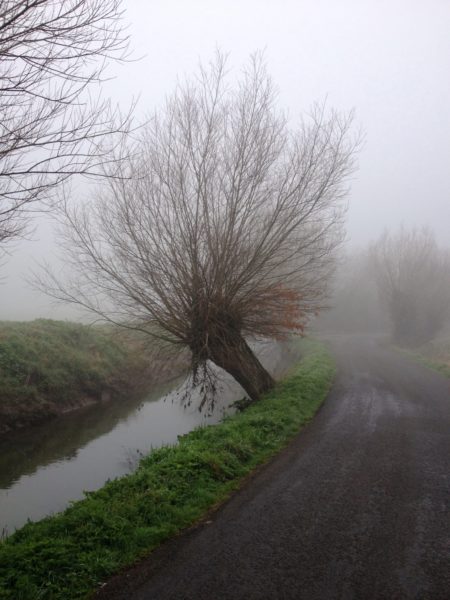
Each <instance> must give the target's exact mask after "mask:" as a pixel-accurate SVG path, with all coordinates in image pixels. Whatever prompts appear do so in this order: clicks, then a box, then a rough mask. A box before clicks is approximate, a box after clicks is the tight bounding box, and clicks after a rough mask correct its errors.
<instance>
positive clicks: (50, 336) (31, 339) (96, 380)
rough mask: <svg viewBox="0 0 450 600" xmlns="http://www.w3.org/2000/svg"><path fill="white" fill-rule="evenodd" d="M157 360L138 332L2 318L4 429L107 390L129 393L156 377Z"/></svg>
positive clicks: (0, 411) (0, 422)
mask: <svg viewBox="0 0 450 600" xmlns="http://www.w3.org/2000/svg"><path fill="white" fill-rule="evenodd" d="M156 360H158V359H157V357H156V356H155V352H153V356H152V353H151V352H149V351H147V350H146V349H145V348H144V345H143V343H142V341H141V340H140V339H138V337H137V336H134V337H133V336H130V335H126V334H124V333H118V332H117V331H116V332H115V331H113V330H112V329H111V328H108V327H106V326H100V325H95V326H87V325H81V324H78V323H69V322H64V321H52V320H47V319H45V320H44V319H39V320H36V321H32V322H23V323H20V322H0V433H1V431H2V430H3V431H5V430H7V429H9V428H11V429H14V428H15V427H17V426H23V425H27V424H32V423H34V422H37V421H42V420H45V419H46V418H49V417H51V416H54V415H57V414H59V413H60V412H62V411H65V410H68V409H70V408H73V407H76V406H78V405H80V404H83V403H86V402H95V401H98V400H100V399H101V398H102V397H104V395H105V394H108V395H113V394H120V393H124V394H129V393H130V392H131V391H132V388H133V386H134V384H135V383H136V382H137V381H140V380H145V379H146V380H147V381H148V380H150V379H151V373H149V372H148V369H149V365H150V363H151V362H152V361H156ZM158 369H159V370H161V366H160V365H158ZM144 374H145V376H144Z"/></svg>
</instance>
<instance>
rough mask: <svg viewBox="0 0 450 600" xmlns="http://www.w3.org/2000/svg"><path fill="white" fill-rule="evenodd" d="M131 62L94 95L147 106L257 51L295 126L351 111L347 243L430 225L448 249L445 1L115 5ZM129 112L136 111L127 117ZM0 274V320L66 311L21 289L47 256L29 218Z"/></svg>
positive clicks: (48, 238) (50, 250)
mask: <svg viewBox="0 0 450 600" xmlns="http://www.w3.org/2000/svg"><path fill="white" fill-rule="evenodd" d="M124 6H125V7H126V9H127V20H128V21H129V23H130V34H131V47H132V49H133V51H134V54H135V56H143V58H142V59H141V60H139V61H137V62H134V63H131V64H127V65H125V66H122V67H114V69H113V70H111V71H110V73H112V72H115V73H116V78H115V80H114V81H111V82H108V84H107V85H105V86H104V87H105V91H106V92H107V93H109V94H111V96H112V97H113V98H114V99H117V100H118V101H120V102H123V103H124V105H126V103H127V102H128V101H129V99H130V98H131V97H132V96H133V95H140V101H139V106H138V112H139V114H142V115H143V114H145V112H146V111H151V110H152V109H153V108H154V107H155V106H157V105H158V104H159V103H161V101H162V99H163V98H164V96H165V95H166V94H167V93H170V92H171V90H172V89H173V86H174V83H175V82H176V78H177V77H183V76H184V75H186V74H187V75H188V74H189V73H192V72H194V71H195V69H196V67H197V65H198V62H199V61H200V60H202V61H208V60H209V59H210V58H211V57H212V56H213V53H214V51H215V49H216V47H219V48H220V49H221V50H223V51H225V52H227V53H229V65H230V67H232V68H236V69H239V68H240V67H241V65H242V64H243V63H244V62H245V61H246V60H247V58H248V56H249V54H250V53H251V52H253V51H255V50H260V49H265V56H266V59H267V63H268V69H269V72H270V73H271V74H272V76H273V78H274V81H275V83H276V85H277V86H278V88H279V92H280V96H279V99H280V105H281V106H282V107H284V108H287V109H289V112H290V114H291V116H292V118H293V119H294V118H295V116H296V115H298V114H300V113H301V112H302V111H305V110H308V108H309V107H310V105H311V104H312V103H313V102H314V101H315V100H323V99H324V98H325V97H327V98H328V104H329V106H333V107H336V108H339V109H344V110H348V109H351V108H355V110H356V118H357V122H358V123H359V124H360V125H361V126H362V127H363V129H364V130H365V133H366V143H365V146H364V149H363V150H362V152H361V154H360V159H359V165H360V168H359V171H358V173H357V174H356V175H355V178H354V181H353V183H352V190H351V193H350V195H349V203H350V206H349V213H348V237H349V240H350V243H351V244H352V245H362V244H365V243H366V242H367V241H369V240H371V239H373V238H375V237H377V236H378V235H379V234H380V233H381V232H382V230H383V229H384V228H385V227H387V226H389V227H396V226H398V225H400V224H405V225H429V226H431V227H432V228H433V229H434V230H435V231H436V234H437V236H438V239H439V241H440V242H441V243H442V244H446V245H450V244H449V238H450V2H449V1H448V0H427V1H426V2H425V1H424V0H405V1H403V0H389V1H385V0H339V1H337V0H296V1H289V0H286V1H284V0H278V1H274V0H256V1H254V0H245V1H244V0H240V1H236V0H214V1H212V0H197V1H193V0H164V2H161V1H159V2H156V1H155V0H153V1H149V0H124ZM137 116H139V115H137ZM39 223H40V224H39V227H37V229H36V231H35V234H34V236H33V240H32V241H23V242H21V243H20V244H17V246H16V248H15V250H14V253H13V256H12V257H11V258H10V259H9V260H8V261H7V263H6V264H5V265H4V266H3V267H2V275H3V276H4V280H3V284H2V285H1V287H0V291H1V304H0V319H27V318H34V317H37V316H46V317H52V318H61V317H64V316H71V314H72V313H71V311H70V310H68V309H66V308H62V307H60V308H58V309H55V307H54V306H51V305H50V303H49V301H48V300H47V299H46V298H45V297H43V296H41V295H40V294H38V293H37V292H33V291H32V290H30V289H29V287H28V286H27V285H26V284H25V283H24V281H23V275H24V274H26V273H27V272H28V270H29V268H30V267H31V266H32V265H33V260H34V259H38V260H40V259H41V258H43V257H46V258H47V259H48V260H50V261H51V260H52V257H53V256H54V255H55V252H56V249H55V246H54V243H53V241H52V228H51V225H50V224H49V222H48V221H47V220H46V219H41V220H40V221H39Z"/></svg>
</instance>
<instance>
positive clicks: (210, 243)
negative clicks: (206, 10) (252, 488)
mask: <svg viewBox="0 0 450 600" xmlns="http://www.w3.org/2000/svg"><path fill="white" fill-rule="evenodd" d="M351 121H352V117H351V115H347V116H343V115H340V114H338V113H336V112H331V114H330V115H329V116H328V117H327V116H326V115H325V112H324V109H323V107H315V108H314V110H313V112H312V115H311V117H310V118H309V119H308V120H307V121H306V120H305V121H303V122H302V123H301V124H300V127H299V128H298V129H297V130H295V131H294V130H292V129H291V128H290V127H289V126H288V119H287V117H286V116H285V115H284V114H282V113H280V112H279V111H278V110H277V109H276V107H275V93H274V88H273V85H272V82H271V79H270V77H269V76H268V75H267V73H266V70H265V66H264V64H263V62H262V60H261V58H260V57H258V56H255V57H253V59H252V60H251V63H250V66H249V68H248V69H247V70H245V72H244V73H243V76H242V78H241V79H240V81H239V82H238V83H237V85H236V86H234V87H233V86H231V85H229V84H228V82H227V78H226V76H225V60H224V58H223V56H221V55H218V57H217V60H216V61H214V62H213V63H212V64H211V65H210V67H209V68H201V70H200V74H199V76H198V77H197V78H196V79H194V80H193V81H190V82H187V83H186V84H184V85H180V86H179V87H178V88H177V89H176V91H175V92H174V94H173V95H172V96H171V97H169V99H168V100H167V102H166V105H165V107H164V108H163V109H162V111H161V112H160V113H157V114H155V116H154V117H153V119H151V121H150V123H149V124H148V126H147V128H146V129H145V131H144V133H143V135H142V141H141V149H140V150H141V151H140V153H139V158H138V159H136V160H134V161H130V162H129V163H128V167H127V171H126V173H124V177H123V178H121V179H119V180H109V181H108V182H107V185H108V189H107V190H106V189H105V190H104V191H103V192H102V193H101V195H100V196H99V197H98V199H97V202H96V203H95V204H91V203H90V204H89V205H87V206H85V207H84V208H82V207H78V208H76V207H66V210H65V219H66V224H67V226H66V229H65V233H64V236H65V237H64V243H65V247H66V250H67V255H66V263H65V264H66V267H67V269H69V270H72V272H73V273H75V275H74V277H73V279H72V280H71V282H69V283H64V282H61V281H60V280H58V278H57V277H55V276H54V275H53V276H52V275H51V273H49V274H48V275H49V278H47V280H46V282H45V283H44V284H43V285H44V287H45V289H46V290H47V292H48V293H51V294H52V295H53V296H55V297H58V298H62V299H64V300H66V301H69V302H75V303H77V304H79V305H82V306H83V307H85V308H87V309H89V310H90V311H92V312H94V313H96V314H97V315H100V316H101V317H103V318H106V319H108V320H110V321H114V322H116V323H119V324H122V325H126V326H128V327H135V328H137V329H142V330H144V331H146V332H148V333H149V334H150V335H153V336H155V337H159V338H161V339H163V340H165V341H167V342H169V343H172V344H177V345H179V346H180V347H187V348H188V349H189V350H190V351H191V355H192V369H193V373H194V380H195V381H198V380H202V381H204V379H203V377H207V373H208V366H207V364H208V361H212V362H214V363H215V364H216V365H218V366H219V367H221V368H223V369H224V370H225V371H227V372H228V373H230V374H231V375H232V376H233V377H234V378H235V379H236V380H237V381H238V382H239V383H240V384H241V385H242V387H243V388H244V389H245V390H246V392H247V394H248V395H249V396H250V398H251V399H253V400H256V399H258V398H259V397H260V395H261V394H262V393H263V392H265V391H266V390H268V389H269V388H271V387H272V386H273V384H274V382H273V379H272V377H271V376H270V375H269V374H268V373H267V372H266V370H265V369H264V368H263V367H262V365H261V364H260V362H259V360H258V359H257V358H256V356H255V355H254V353H253V351H252V350H251V348H250V347H249V345H248V343H247V339H246V338H257V337H260V338H281V337H283V336H285V335H286V334H287V333H288V332H291V331H302V330H303V327H304V325H305V323H306V321H307V319H308V318H309V316H310V315H312V314H313V313H315V312H316V311H318V310H319V309H320V307H321V306H322V303H323V301H324V299H325V297H326V295H327V284H328V279H329V275H330V273H331V271H332V269H333V265H334V250H335V249H336V247H337V246H338V245H339V244H340V242H341V240H342V220H343V214H344V206H343V203H342V198H343V196H344V194H345V192H346V188H345V185H344V182H345V180H346V177H347V176H348V175H349V174H350V173H351V172H352V169H353V166H354V154H355V151H356V147H357V140H356V139H354V138H353V137H352V136H351V135H350V133H349V128H350V125H351ZM201 376H203V377H201Z"/></svg>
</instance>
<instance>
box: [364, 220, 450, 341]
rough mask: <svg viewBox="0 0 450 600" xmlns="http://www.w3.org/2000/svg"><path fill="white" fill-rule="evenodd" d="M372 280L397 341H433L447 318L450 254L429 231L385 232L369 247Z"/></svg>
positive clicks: (449, 309) (448, 312)
mask: <svg viewBox="0 0 450 600" xmlns="http://www.w3.org/2000/svg"><path fill="white" fill-rule="evenodd" d="M371 254H372V261H373V265H374V268H375V275H376V280H377V283H378V288H379V292H380V296H381V299H382V300H383V301H384V304H385V306H386V307H387V311H388V313H389V317H390V320H391V325H392V337H393V339H394V341H395V342H397V343H399V344H402V345H406V346H414V345H419V344H422V343H425V342H427V341H430V340H431V339H433V338H434V337H435V336H436V334H437V333H438V332H439V330H441V329H442V328H443V326H444V324H445V321H446V320H447V319H448V317H449V316H450V253H449V252H448V251H446V250H442V249H440V248H439V246H438V245H437V243H436V240H435V238H434V235H433V233H432V232H431V231H430V230H429V229H421V230H418V229H412V230H411V231H407V230H405V229H401V230H400V231H399V232H398V233H396V234H391V233H388V232H386V233H385V234H384V235H383V236H382V237H381V238H380V239H379V240H378V242H377V243H376V244H374V245H373V246H372V249H371Z"/></svg>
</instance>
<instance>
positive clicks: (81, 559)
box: [0, 340, 334, 600]
mask: <svg viewBox="0 0 450 600" xmlns="http://www.w3.org/2000/svg"><path fill="white" fill-rule="evenodd" d="M300 343H301V344H302V350H303V354H304V356H303V359H302V361H301V362H300V363H299V365H298V366H297V367H296V368H295V369H294V370H293V371H292V374H291V375H290V376H289V377H287V378H286V379H285V380H284V381H282V382H281V383H279V384H278V385H277V387H276V388H275V389H274V390H273V391H272V392H271V393H270V394H268V395H267V396H266V397H265V398H264V399H263V400H261V401H260V402H258V403H257V404H254V405H252V406H250V407H249V408H247V409H246V410H245V411H243V412H242V413H238V414H236V415H234V416H232V417H228V418H226V419H225V420H224V421H223V422H222V423H220V424H219V425H215V426H209V427H203V428H199V429H196V430H194V431H192V432H191V433H189V434H187V435H185V436H182V437H180V439H179V442H178V444H176V445H175V446H167V447H164V448H160V449H158V450H154V451H153V452H151V453H150V454H149V455H148V456H147V457H146V458H144V459H143V460H142V461H141V463H140V466H139V468H138V469H137V471H136V472H135V473H133V474H132V475H128V476H126V477H122V478H120V479H116V480H114V481H111V482H109V483H107V484H106V485H105V486H104V487H103V488H102V489H100V490H98V491H96V492H92V493H86V498H85V499H84V500H81V501H78V502H75V503H73V504H72V505H71V506H70V507H69V508H68V509H67V510H66V511H64V512H63V513H61V514H58V515H55V516H53V517H49V518H47V519H43V520H42V521H39V522H37V523H29V524H27V525H25V526H24V527H23V528H22V529H20V530H19V531H17V532H16V533H15V534H13V535H12V536H11V537H10V538H8V539H6V540H5V541H3V542H2V543H1V544H0V598H1V599H2V600H3V599H8V600H12V599H14V600H42V599H48V600H50V599H51V600H59V599H61V600H75V599H82V598H87V597H89V595H90V594H91V593H92V592H93V591H95V589H96V588H97V586H98V585H99V584H100V583H101V582H102V581H104V580H105V579H106V578H107V577H108V576H110V575H111V574H113V573H115V572H116V571H118V570H119V569H120V568H122V567H125V566H127V565H130V564H132V563H133V562H135V561H136V560H137V559H139V558H140V557H142V556H143V555H145V554H148V553H149V552H150V551H151V550H153V549H154V548H155V547H157V546H158V545H159V544H160V543H161V542H162V541H164V540H166V539H167V538H169V537H170V536H172V535H174V534H175V533H176V532H177V531H179V530H180V529H182V528H184V527H187V526H189V525H191V524H192V523H194V522H195V521H196V520H198V519H199V518H200V517H201V516H202V515H203V514H204V513H205V511H206V510H207V509H208V508H210V507H211V506H212V505H214V504H217V503H218V502H221V501H223V500H224V499H225V498H226V497H227V496H229V494H230V492H231V491H232V490H234V489H236V488H238V487H239V485H240V482H241V481H242V478H243V477H244V476H245V475H247V474H248V473H249V472H250V471H251V470H252V469H254V468H255V467H256V466H257V465H258V464H261V463H263V462H265V461H266V460H267V459H268V458H269V457H271V456H272V455H274V454H275V453H276V452H278V451H279V450H280V449H281V448H282V447H284V446H285V445H286V444H287V442H288V441H289V440H290V439H291V438H292V437H293V436H294V435H295V434H296V433H297V432H298V431H299V429H300V428H301V427H302V426H303V425H304V424H305V423H306V422H308V421H309V420H310V419H311V418H312V416H313V415H314V413H315V412H316V410H317V409H318V407H319V406H320V404H321V403H322V401H323V400H324V399H325V397H326V395H327V393H328V390H329V388H330V385H331V382H332V379H333V377H334V365H333V362H332V359H331V357H330V355H329V354H328V352H327V351H326V350H325V349H324V347H323V346H322V345H320V344H318V343H316V342H312V341H308V340H303V341H301V342H300Z"/></svg>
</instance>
